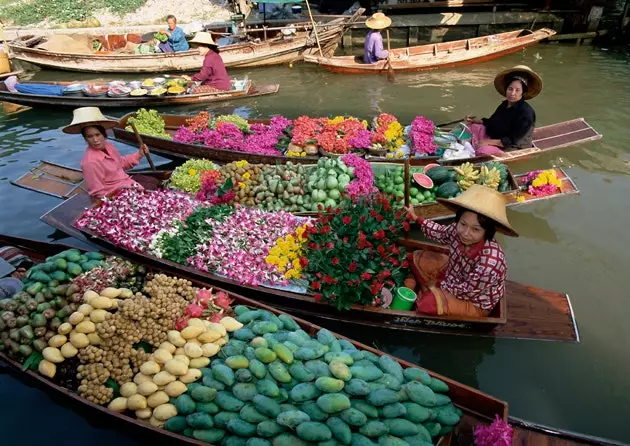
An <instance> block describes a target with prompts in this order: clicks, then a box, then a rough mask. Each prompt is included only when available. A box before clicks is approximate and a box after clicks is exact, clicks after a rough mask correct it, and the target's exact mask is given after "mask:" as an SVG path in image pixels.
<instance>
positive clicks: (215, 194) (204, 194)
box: [196, 161, 247, 205]
mask: <svg viewBox="0 0 630 446" xmlns="http://www.w3.org/2000/svg"><path fill="white" fill-rule="evenodd" d="M245 162H247V161H245ZM238 186H239V184H236V185H235V184H234V183H233V182H232V179H231V178H228V180H227V181H225V182H223V175H221V173H220V172H219V171H217V170H211V171H208V172H204V173H203V175H202V177H201V189H200V190H199V192H197V195H196V198H197V200H200V201H208V202H209V203H212V204H214V205H217V204H228V203H232V202H233V201H234V198H235V197H236V193H235V191H234V189H235V187H238Z"/></svg>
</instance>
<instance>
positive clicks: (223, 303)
mask: <svg viewBox="0 0 630 446" xmlns="http://www.w3.org/2000/svg"><path fill="white" fill-rule="evenodd" d="M231 304H232V300H231V299H230V297H229V296H228V295H227V294H226V293H225V292H223V291H219V292H218V293H216V294H213V292H212V288H210V289H209V290H208V289H206V288H201V289H198V290H197V291H196V292H195V297H194V298H193V300H192V301H191V302H190V303H189V304H188V305H187V306H186V308H185V309H184V314H183V315H182V316H181V317H180V318H179V319H178V320H177V322H176V323H175V329H176V330H180V331H181V330H183V329H184V328H185V327H187V326H188V321H189V320H190V319H191V318H197V319H206V320H209V321H210V322H219V321H220V320H221V319H222V318H223V317H224V316H225V315H226V312H228V311H229V310H230V305H231Z"/></svg>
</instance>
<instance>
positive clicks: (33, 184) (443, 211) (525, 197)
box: [11, 161, 580, 220]
mask: <svg viewBox="0 0 630 446" xmlns="http://www.w3.org/2000/svg"><path fill="white" fill-rule="evenodd" d="M554 170H555V172H556V176H557V177H558V179H559V180H560V181H561V182H562V187H561V189H560V190H559V191H557V192H556V193H554V194H553V195H547V196H543V197H537V196H534V195H531V194H529V193H528V192H527V191H526V190H525V187H524V181H525V177H526V176H527V174H520V175H513V174H512V172H510V171H509V169H508V181H509V183H510V190H509V191H507V192H504V193H503V195H504V196H505V199H506V202H507V206H508V207H514V206H522V205H525V204H528V203H531V202H534V201H541V200H550V199H554V198H559V197H563V196H568V195H576V194H579V193H580V191H579V190H578V188H577V186H576V184H575V183H574V182H573V180H572V179H571V177H569V176H568V175H567V174H566V172H565V171H564V170H562V169H560V168H556V169H554ZM143 174H145V175H150V176H157V177H159V180H160V181H166V180H168V178H170V176H171V172H170V171H161V172H157V173H156V172H145V173H143ZM405 181H406V184H407V185H409V171H408V170H407V171H406V178H405ZM11 184H13V185H15V186H18V187H22V188H25V189H29V190H33V191H36V192H42V193H45V194H48V195H52V196H54V197H57V198H64V199H66V198H69V197H71V196H74V195H77V194H86V193H87V188H86V186H85V182H84V179H83V172H81V171H80V170H79V169H73V168H71V167H66V166H61V165H58V164H54V163H49V162H47V161H42V162H41V163H40V164H39V165H37V166H35V167H33V168H31V169H30V170H29V172H27V173H25V174H24V175H22V176H21V177H20V178H18V179H16V180H12V181H11ZM405 197H407V198H408V197H409V188H407V189H406V190H405ZM406 203H407V205H408V204H409V203H408V201H407V202H406ZM414 210H415V212H416V214H417V215H418V216H419V217H422V218H425V219H431V220H444V219H449V218H453V217H454V216H455V214H454V213H453V211H452V210H450V209H449V208H447V207H446V206H444V205H443V204H441V203H438V202H430V203H422V204H420V205H416V206H414ZM309 214H310V215H314V214H315V213H302V214H301V215H309Z"/></svg>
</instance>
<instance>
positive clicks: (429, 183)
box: [413, 173, 433, 189]
mask: <svg viewBox="0 0 630 446" xmlns="http://www.w3.org/2000/svg"><path fill="white" fill-rule="evenodd" d="M413 180H414V181H415V182H416V183H418V184H419V185H420V186H422V187H424V188H425V189H431V188H432V187H433V180H432V179H431V178H429V177H428V176H427V175H425V174H423V173H414V174H413Z"/></svg>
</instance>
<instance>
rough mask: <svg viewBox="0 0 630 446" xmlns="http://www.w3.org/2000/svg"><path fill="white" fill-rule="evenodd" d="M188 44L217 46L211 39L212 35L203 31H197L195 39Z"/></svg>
mask: <svg viewBox="0 0 630 446" xmlns="http://www.w3.org/2000/svg"><path fill="white" fill-rule="evenodd" d="M190 43H199V44H201V45H208V46H217V44H216V43H215V42H214V39H212V34H210V33H207V32H205V31H199V32H198V33H197V34H195V37H193V38H192V40H191V41H190Z"/></svg>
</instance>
